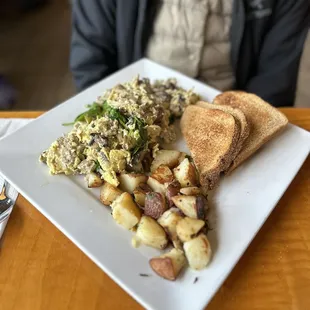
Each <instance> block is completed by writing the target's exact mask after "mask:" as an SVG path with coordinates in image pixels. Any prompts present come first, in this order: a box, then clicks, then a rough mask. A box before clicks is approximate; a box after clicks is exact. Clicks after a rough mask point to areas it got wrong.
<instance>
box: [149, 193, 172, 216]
mask: <svg viewBox="0 0 310 310" xmlns="http://www.w3.org/2000/svg"><path fill="white" fill-rule="evenodd" d="M166 209H167V205H166V199H165V196H164V195H163V194H161V193H156V192H150V193H147V194H146V197H145V207H144V214H145V215H147V216H150V217H152V218H153V219H155V220H157V219H158V218H159V217H160V216H161V215H162V214H163V213H164V212H165V211H166Z"/></svg>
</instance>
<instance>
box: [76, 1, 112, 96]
mask: <svg viewBox="0 0 310 310" xmlns="http://www.w3.org/2000/svg"><path fill="white" fill-rule="evenodd" d="M115 28H116V27H115V1H113V0H75V1H74V2H73V12H72V36H71V52H70V68H71V71H72V73H73V78H74V81H75V84H76V87H77V88H78V90H82V89H85V88H86V87H88V86H90V85H92V84H94V83H95V82H98V81H99V80H100V79H102V78H103V77H105V76H107V75H109V74H110V73H112V72H114V71H115V70H116V68H117V57H116V35H115Z"/></svg>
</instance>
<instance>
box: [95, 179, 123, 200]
mask: <svg viewBox="0 0 310 310" xmlns="http://www.w3.org/2000/svg"><path fill="white" fill-rule="evenodd" d="M122 193H123V192H122V191H121V190H120V189H119V188H117V187H115V186H113V185H111V184H110V183H108V182H105V183H104V184H103V186H102V187H101V189H100V201H101V202H102V203H103V204H104V205H106V206H110V205H111V204H112V202H113V201H114V200H115V199H116V198H117V197H118V196H120V195H121V194H122Z"/></svg>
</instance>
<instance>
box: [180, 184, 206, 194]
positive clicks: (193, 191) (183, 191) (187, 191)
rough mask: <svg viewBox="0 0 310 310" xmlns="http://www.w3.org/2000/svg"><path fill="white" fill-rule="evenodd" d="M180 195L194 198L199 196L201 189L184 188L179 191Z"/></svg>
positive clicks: (194, 187)
mask: <svg viewBox="0 0 310 310" xmlns="http://www.w3.org/2000/svg"><path fill="white" fill-rule="evenodd" d="M180 193H181V194H183V195H187V196H196V195H200V194H201V189H200V188H199V187H196V186H192V187H184V188H181V189H180Z"/></svg>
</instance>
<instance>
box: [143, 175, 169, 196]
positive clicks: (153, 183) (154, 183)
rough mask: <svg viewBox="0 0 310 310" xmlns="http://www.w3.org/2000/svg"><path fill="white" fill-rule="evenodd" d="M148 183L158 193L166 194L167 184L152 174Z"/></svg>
mask: <svg viewBox="0 0 310 310" xmlns="http://www.w3.org/2000/svg"><path fill="white" fill-rule="evenodd" d="M147 185H148V186H149V187H150V188H151V189H152V190H153V191H154V192H157V193H161V194H163V195H165V193H166V187H165V184H162V183H159V182H158V181H157V180H156V179H154V178H153V177H152V176H150V177H149V178H148V180H147Z"/></svg>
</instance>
